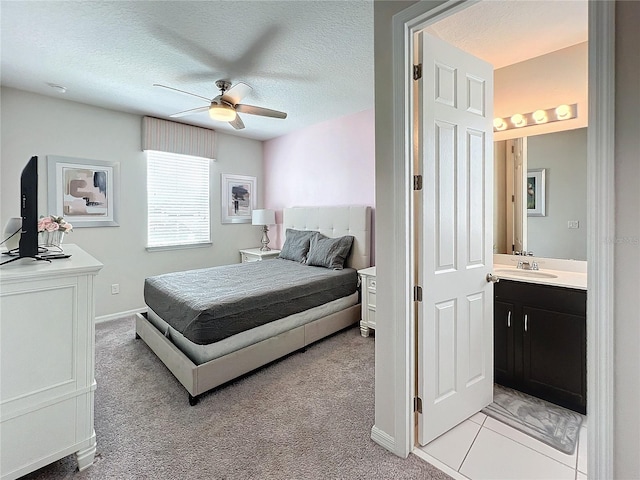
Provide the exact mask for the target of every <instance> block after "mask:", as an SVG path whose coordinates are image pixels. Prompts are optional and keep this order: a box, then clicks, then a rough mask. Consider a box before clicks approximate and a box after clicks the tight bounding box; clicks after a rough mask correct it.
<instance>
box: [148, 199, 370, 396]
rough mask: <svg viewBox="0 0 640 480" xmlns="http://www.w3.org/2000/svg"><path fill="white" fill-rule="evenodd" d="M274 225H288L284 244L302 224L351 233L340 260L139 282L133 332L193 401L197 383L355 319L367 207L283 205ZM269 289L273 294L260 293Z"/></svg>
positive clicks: (254, 265)
mask: <svg viewBox="0 0 640 480" xmlns="http://www.w3.org/2000/svg"><path fill="white" fill-rule="evenodd" d="M282 231H283V233H284V232H287V231H289V232H290V238H289V242H288V244H287V245H286V246H287V247H291V246H292V245H293V240H294V238H295V236H298V235H299V236H300V238H303V237H304V234H303V233H301V232H319V233H320V235H318V236H316V235H314V234H312V233H309V238H314V241H316V242H322V241H325V242H327V243H333V244H334V245H335V244H336V243H337V240H329V239H340V238H342V239H345V237H347V238H348V237H353V239H352V244H350V248H349V250H348V252H349V254H348V256H347V257H346V261H345V262H344V269H342V270H340V269H336V270H334V269H332V268H325V267H324V266H310V265H304V264H301V263H299V262H297V261H294V260H291V259H289V260H285V259H275V260H266V261H262V262H251V263H239V264H235V265H229V266H225V267H214V268H213V269H200V270H194V271H191V272H178V273H176V274H168V275H160V276H155V277H151V278H150V279H147V281H145V301H146V302H147V306H148V311H147V312H146V314H138V315H136V338H141V339H142V340H143V341H144V342H145V343H146V344H147V345H148V346H149V348H150V349H151V350H152V351H153V352H154V353H155V354H156V355H157V356H158V358H159V359H160V360H161V361H162V362H163V363H164V364H165V365H166V366H167V368H168V369H169V370H170V371H171V372H172V373H173V375H174V376H175V377H176V378H177V379H178V381H179V382H180V383H181V384H182V385H183V386H184V387H185V389H186V390H187V392H188V394H189V403H190V404H191V405H195V404H196V403H197V402H198V399H199V396H200V395H201V394H203V393H204V392H206V391H208V390H211V389H212V388H215V387H217V386H220V385H222V384H224V383H226V382H229V381H230V380H233V379H234V378H237V377H239V376H241V375H243V374H246V373H249V372H251V371H252V370H255V369H257V368H259V367H261V366H264V365H266V364H268V363H270V362H272V361H274V360H277V359H279V358H281V357H283V356H285V355H288V354H290V353H292V352H295V351H297V350H302V349H304V348H305V347H306V346H307V345H310V344H312V343H314V342H316V341H318V340H320V339H322V338H324V337H326V336H328V335H331V334H333V333H335V332H337V331H339V330H342V329H344V328H346V327H349V326H350V325H352V324H354V323H357V322H358V321H359V320H360V303H359V295H358V291H357V272H356V271H357V270H359V269H362V268H366V267H368V266H370V246H371V242H370V239H371V209H370V207H365V206H344V207H295V208H287V209H284V211H283V225H282ZM294 234H295V235H294ZM325 237H326V238H325ZM319 245H320V243H316V245H315V246H314V247H313V248H314V249H313V252H318V251H319V249H318V248H316V247H317V246H319ZM293 246H295V245H293ZM284 253H285V252H284V250H283V253H281V255H283V254H284ZM287 253H288V254H291V250H290V249H287ZM309 255H311V252H310V253H309ZM285 256H286V255H285ZM289 256H290V255H289ZM294 257H295V255H294ZM310 260H313V259H312V258H310ZM312 263H314V262H312ZM315 263H318V262H315ZM319 264H323V263H322V261H320V263H319ZM303 277H306V278H303ZM275 278H281V279H282V281H281V282H280V283H278V285H277V286H275V285H272V283H275V280H274V281H273V282H270V281H269V280H270V279H275ZM303 280H304V282H303ZM193 285H195V286H196V288H192V287H191V286H193ZM169 292H171V293H169ZM210 292H216V294H215V295H212V294H211V293H210ZM164 294H171V295H173V296H172V297H171V298H170V299H169V300H167V299H166V298H164V299H163V295H164ZM269 295H271V296H272V297H275V299H276V300H275V301H274V300H266V299H267V298H268V296H269ZM212 325H215V328H214V327H213V326H212Z"/></svg>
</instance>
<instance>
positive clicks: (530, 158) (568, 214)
mask: <svg viewBox="0 0 640 480" xmlns="http://www.w3.org/2000/svg"><path fill="white" fill-rule="evenodd" d="M494 147H495V148H494V159H495V163H494V173H495V178H494V253H512V252H513V251H514V250H518V251H521V250H526V251H532V252H533V253H534V255H535V256H539V257H548V258H562V259H572V260H586V259H587V129H586V128H579V129H575V130H565V131H562V132H554V133H547V134H543V135H536V136H530V137H524V138H519V139H513V140H503V141H500V142H495V145H494ZM541 169H544V179H545V188H544V191H542V192H541V191H538V192H536V193H537V195H538V196H539V195H544V201H545V211H544V215H543V216H539V214H537V215H535V216H534V215H532V214H531V213H529V214H527V213H525V212H527V189H528V187H530V185H528V183H527V179H528V176H529V175H528V174H527V173H526V172H527V171H529V172H531V171H540V170H541ZM531 175H533V174H532V173H531ZM529 190H530V192H529V193H533V191H532V190H531V188H529ZM529 206H531V205H529ZM531 211H532V209H530V212H531Z"/></svg>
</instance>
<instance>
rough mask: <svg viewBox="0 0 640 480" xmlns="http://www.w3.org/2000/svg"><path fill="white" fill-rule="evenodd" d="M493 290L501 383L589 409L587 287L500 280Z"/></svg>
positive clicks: (496, 359)
mask: <svg viewBox="0 0 640 480" xmlns="http://www.w3.org/2000/svg"><path fill="white" fill-rule="evenodd" d="M494 292H495V299H494V352H495V355H494V368H495V372H494V375H495V381H496V383H499V384H501V385H505V386H507V387H511V388H515V389H517V390H520V391H523V392H525V393H528V394H530V395H534V396H536V397H539V398H543V399H545V400H548V401H550V402H553V403H555V404H558V405H561V406H563V407H566V408H570V409H572V410H575V411H577V412H580V413H586V407H587V388H586V385H587V376H586V370H587V368H586V358H587V356H586V339H587V335H586V309H587V294H586V291H585V290H577V289H572V288H563V287H553V286H548V285H539V284H534V283H526V282H517V281H511V280H500V282H499V283H497V284H496V285H495V290H494Z"/></svg>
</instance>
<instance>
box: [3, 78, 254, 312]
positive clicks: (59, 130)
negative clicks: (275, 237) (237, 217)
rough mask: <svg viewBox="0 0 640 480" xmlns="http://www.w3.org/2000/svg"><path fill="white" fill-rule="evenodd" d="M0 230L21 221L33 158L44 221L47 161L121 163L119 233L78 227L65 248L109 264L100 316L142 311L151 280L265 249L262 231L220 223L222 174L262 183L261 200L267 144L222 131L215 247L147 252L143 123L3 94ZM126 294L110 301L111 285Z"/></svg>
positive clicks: (214, 187) (215, 177)
mask: <svg viewBox="0 0 640 480" xmlns="http://www.w3.org/2000/svg"><path fill="white" fill-rule="evenodd" d="M1 98H2V113H1V130H0V133H1V137H2V146H1V150H0V153H1V164H0V167H1V168H0V172H1V173H0V184H1V187H2V188H1V194H0V200H1V202H0V204H1V205H0V225H2V226H4V225H5V223H6V221H7V219H8V218H9V217H13V216H20V210H19V188H20V186H19V178H20V172H21V171H22V168H23V167H24V165H25V164H26V162H27V160H28V159H29V158H30V157H31V156H32V155H37V156H38V157H39V164H38V171H39V202H38V203H39V207H38V213H39V215H46V214H49V213H53V212H50V211H49V209H48V207H47V168H46V156H47V155H61V156H67V157H79V158H86V159H95V160H108V161H118V162H120V181H121V184H120V218H119V223H120V226H119V227H99V228H76V229H74V231H73V232H72V233H70V234H69V235H67V236H65V242H67V243H76V244H78V245H79V246H80V247H82V248H83V249H85V250H87V251H88V252H89V253H91V254H92V255H93V256H95V257H96V258H97V259H98V260H100V261H101V262H102V263H103V264H104V268H103V269H102V271H101V272H100V274H99V275H98V277H97V280H96V316H98V317H100V316H108V315H113V314H117V313H119V312H126V311H130V310H134V309H139V308H143V307H144V300H143V296H142V291H143V284H144V279H145V277H147V276H150V275H154V274H158V273H164V272H170V271H176V270H187V269H192V268H200V267H207V266H214V265H221V264H228V263H235V262H238V261H239V255H238V248H246V247H252V246H256V245H259V243H260V227H253V226H251V225H247V224H242V225H222V224H221V223H220V207H219V205H220V174H221V173H235V174H241V175H252V176H256V177H257V178H258V197H259V202H258V203H260V202H261V199H262V193H263V192H262V176H263V175H262V174H263V166H262V142H259V141H257V140H248V139H243V138H240V137H235V136H231V135H226V134H222V133H218V135H217V138H218V155H217V162H214V163H213V167H212V177H211V199H212V202H211V203H212V207H211V208H212V210H211V216H212V222H211V231H212V240H213V246H212V247H208V248H195V249H185V250H172V251H162V252H147V251H146V250H145V245H146V235H147V232H146V162H145V156H144V153H143V152H142V151H141V149H140V148H141V147H140V145H141V122H142V120H141V118H142V117H140V116H137V115H131V114H127V113H122V112H116V111H112V110H106V109H102V108H97V107H92V106H89V105H85V104H80V103H75V102H69V101H65V100H60V99H56V98H51V97H45V96H40V95H35V94H32V93H27V92H24V91H20V90H15V89H10V88H4V87H3V88H2V90H1ZM114 283H118V284H120V294H119V295H111V284H114Z"/></svg>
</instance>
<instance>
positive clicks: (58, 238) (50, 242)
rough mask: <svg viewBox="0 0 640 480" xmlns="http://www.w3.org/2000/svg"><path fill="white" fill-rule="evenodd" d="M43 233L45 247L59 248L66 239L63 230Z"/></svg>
mask: <svg viewBox="0 0 640 480" xmlns="http://www.w3.org/2000/svg"><path fill="white" fill-rule="evenodd" d="M40 233H42V244H43V245H44V246H45V247H59V246H60V244H62V240H63V239H64V232H63V231H62V230H56V231H55V232H40Z"/></svg>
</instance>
